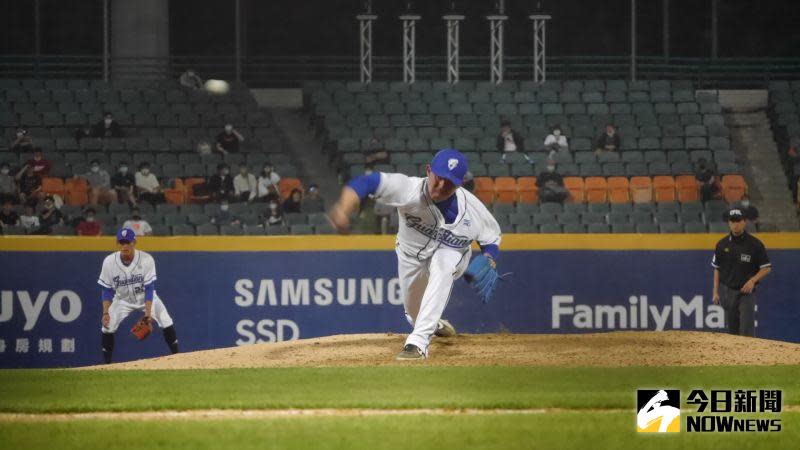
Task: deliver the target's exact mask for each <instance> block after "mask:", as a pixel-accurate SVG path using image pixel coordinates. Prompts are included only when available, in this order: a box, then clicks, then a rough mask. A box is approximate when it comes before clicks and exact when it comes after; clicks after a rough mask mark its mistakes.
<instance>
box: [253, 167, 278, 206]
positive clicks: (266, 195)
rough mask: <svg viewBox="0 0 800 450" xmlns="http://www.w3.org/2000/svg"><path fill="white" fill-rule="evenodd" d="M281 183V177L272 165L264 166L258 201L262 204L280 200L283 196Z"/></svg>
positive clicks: (260, 177) (260, 179)
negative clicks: (279, 184)
mask: <svg viewBox="0 0 800 450" xmlns="http://www.w3.org/2000/svg"><path fill="white" fill-rule="evenodd" d="M280 181H281V176H280V175H278V174H277V173H276V172H275V170H274V168H273V167H272V164H270V163H266V164H264V169H263V170H262V171H261V174H259V176H258V200H259V201H262V202H269V201H270V200H273V199H275V200H279V199H280V195H281V190H280V187H279V186H278V183H280Z"/></svg>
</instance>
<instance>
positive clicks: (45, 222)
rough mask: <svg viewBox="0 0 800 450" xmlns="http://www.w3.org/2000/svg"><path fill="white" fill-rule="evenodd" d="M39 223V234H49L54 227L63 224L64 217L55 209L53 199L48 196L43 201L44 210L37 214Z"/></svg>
mask: <svg viewBox="0 0 800 450" xmlns="http://www.w3.org/2000/svg"><path fill="white" fill-rule="evenodd" d="M39 222H40V223H41V225H40V227H39V234H50V232H51V231H53V227H54V226H56V225H63V224H64V215H63V214H61V211H59V210H58V208H56V204H55V201H54V200H53V197H50V196H48V197H46V198H45V199H44V208H43V209H42V212H41V213H40V214H39Z"/></svg>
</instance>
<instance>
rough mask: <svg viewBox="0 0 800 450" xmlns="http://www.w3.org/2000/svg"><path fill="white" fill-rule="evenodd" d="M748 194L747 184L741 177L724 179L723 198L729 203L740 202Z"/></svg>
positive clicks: (732, 176)
mask: <svg viewBox="0 0 800 450" xmlns="http://www.w3.org/2000/svg"><path fill="white" fill-rule="evenodd" d="M746 193H747V183H746V182H745V181H744V177H742V176H741V175H725V176H723V177H722V196H723V197H724V198H725V201H726V202H728V203H733V202H738V201H739V200H741V199H742V197H743V196H744V194H746Z"/></svg>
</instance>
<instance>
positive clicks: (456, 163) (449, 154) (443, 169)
mask: <svg viewBox="0 0 800 450" xmlns="http://www.w3.org/2000/svg"><path fill="white" fill-rule="evenodd" d="M431 172H433V173H435V174H436V176H439V177H442V178H444V179H447V180H450V181H451V182H453V184H455V185H456V186H461V184H462V183H463V182H464V175H466V173H467V158H465V157H464V155H463V154H462V153H461V152H460V151H458V150H456V149H452V148H445V149H443V150H439V152H438V153H436V155H435V156H434V157H433V160H432V161H431Z"/></svg>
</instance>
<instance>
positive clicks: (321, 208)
mask: <svg viewBox="0 0 800 450" xmlns="http://www.w3.org/2000/svg"><path fill="white" fill-rule="evenodd" d="M301 209H302V211H303V212H304V213H320V212H325V199H323V198H322V195H321V194H320V193H319V186H317V185H316V184H312V185H311V186H309V187H308V191H307V192H306V198H304V199H303V206H302V208H301Z"/></svg>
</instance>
